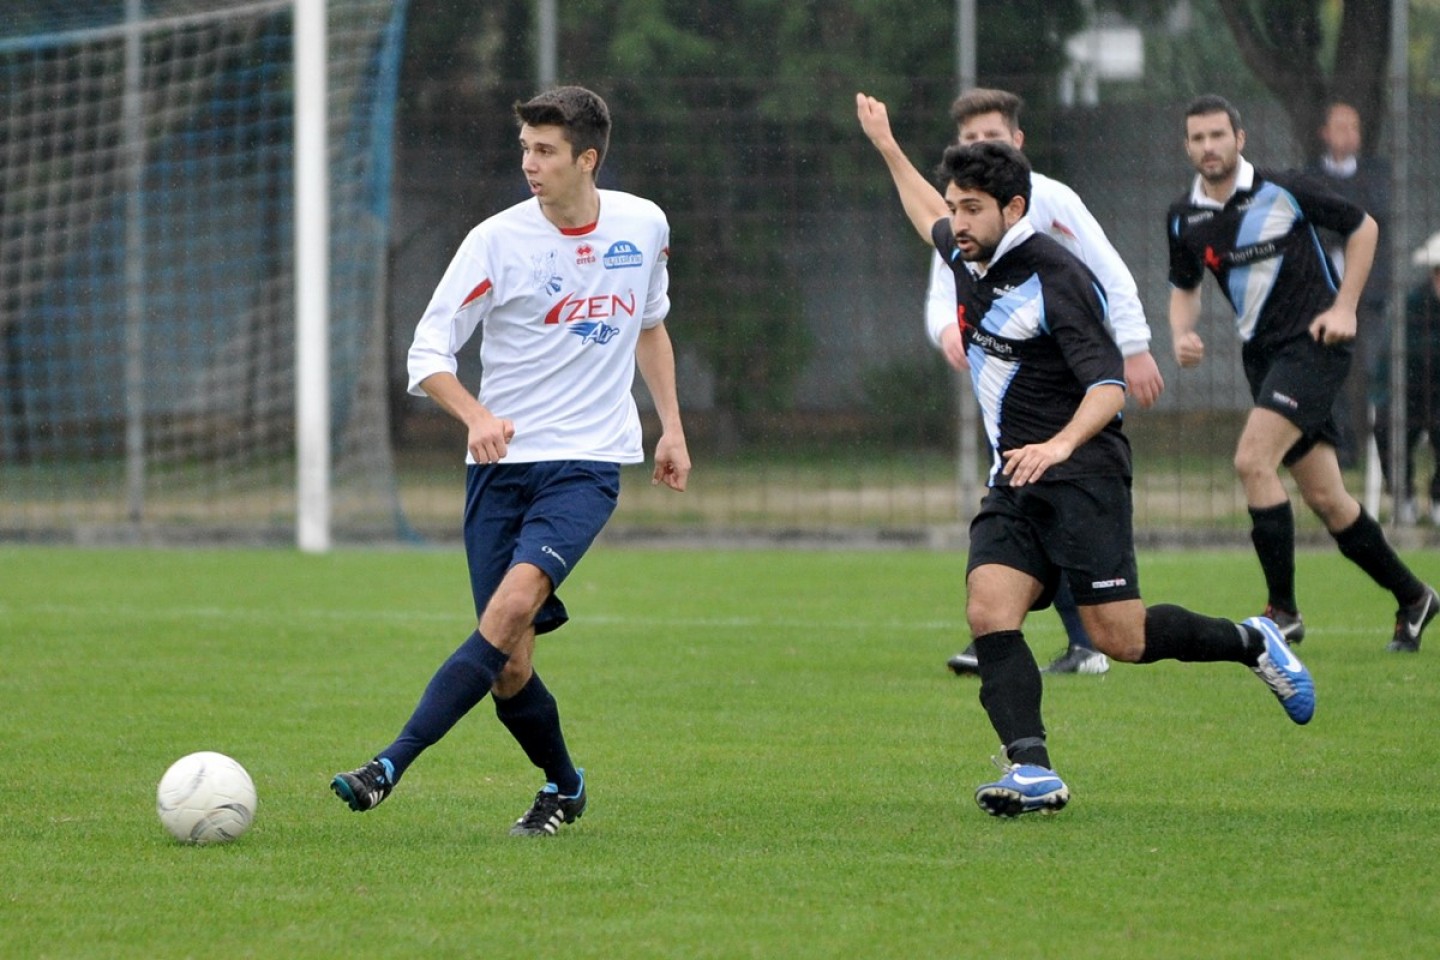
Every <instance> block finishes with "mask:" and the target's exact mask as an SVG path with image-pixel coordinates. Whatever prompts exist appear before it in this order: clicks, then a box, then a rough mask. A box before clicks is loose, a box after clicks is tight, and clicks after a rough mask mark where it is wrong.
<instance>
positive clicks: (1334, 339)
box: [1167, 94, 1440, 652]
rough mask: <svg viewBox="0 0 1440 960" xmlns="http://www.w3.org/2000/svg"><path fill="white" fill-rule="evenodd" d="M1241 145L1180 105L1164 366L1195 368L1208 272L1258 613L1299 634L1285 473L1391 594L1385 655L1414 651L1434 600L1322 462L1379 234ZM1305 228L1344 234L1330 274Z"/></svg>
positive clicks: (1211, 110) (1222, 120) (1199, 107)
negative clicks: (1227, 335)
mask: <svg viewBox="0 0 1440 960" xmlns="http://www.w3.org/2000/svg"><path fill="white" fill-rule="evenodd" d="M1244 149H1245V131H1244V130H1243V129H1242V128H1241V126H1240V115H1239V113H1238V112H1237V111H1236V110H1235V108H1234V107H1233V106H1231V105H1230V103H1229V102H1228V101H1226V100H1225V99H1224V98H1223V97H1218V96H1215V95H1213V94H1207V95H1205V96H1202V97H1198V98H1196V99H1195V100H1194V101H1192V102H1191V104H1190V106H1189V107H1188V108H1187V109H1186V111H1185V152H1186V154H1187V155H1188V156H1189V158H1190V162H1191V164H1192V165H1193V166H1194V167H1195V170H1196V171H1197V175H1196V177H1195V181H1194V184H1193V185H1192V187H1191V189H1190V190H1189V192H1187V193H1186V194H1185V195H1184V196H1183V197H1181V198H1180V199H1179V200H1177V201H1176V202H1175V203H1174V204H1173V205H1172V206H1171V207H1170V212H1169V215H1168V217H1167V226H1168V228H1169V234H1170V284H1171V293H1170V330H1171V333H1172V334H1173V336H1174V347H1175V359H1176V360H1177V361H1178V362H1179V364H1180V366H1182V367H1193V366H1195V365H1196V364H1198V363H1200V361H1201V360H1203V359H1204V358H1205V344H1204V343H1203V341H1201V339H1200V335H1199V334H1198V333H1196V332H1195V327H1196V324H1197V322H1198V321H1199V318H1200V281H1201V280H1202V279H1203V278H1204V275H1205V270H1207V269H1208V270H1209V271H1210V272H1211V273H1213V274H1214V275H1215V279H1216V280H1217V281H1218V282H1219V284H1220V289H1221V290H1222V291H1224V293H1225V297H1226V299H1227V300H1229V302H1230V305H1231V306H1232V307H1233V308H1234V309H1235V315H1236V327H1237V329H1238V330H1239V333H1240V339H1241V340H1242V341H1244V346H1243V348H1242V352H1241V358H1242V361H1243V363H1244V367H1245V378H1246V380H1247V381H1248V382H1249V384H1250V393H1251V397H1252V399H1253V400H1254V404H1255V405H1254V407H1253V408H1252V409H1251V411H1250V415H1249V418H1248V419H1247V420H1246V423H1245V427H1244V429H1243V430H1242V431H1241V434H1240V441H1239V444H1238V445H1237V447H1236V450H1235V471H1236V473H1237V474H1238V475H1239V477H1240V482H1241V484H1242V485H1243V486H1244V488H1245V500H1246V503H1247V504H1248V505H1249V508H1250V517H1251V522H1252V528H1251V532H1250V536H1251V540H1252V541H1253V542H1254V544H1255V552H1256V554H1257V555H1258V556H1259V558H1260V568H1261V570H1262V571H1263V572H1264V575H1265V586H1266V589H1267V591H1268V598H1267V603H1266V608H1265V615H1266V616H1268V617H1270V618H1271V619H1272V620H1274V621H1276V623H1278V624H1279V626H1280V629H1281V631H1282V632H1283V633H1284V634H1285V636H1286V638H1287V639H1288V640H1289V642H1291V643H1299V642H1300V640H1301V638H1303V637H1304V635H1305V624H1304V621H1303V620H1302V619H1301V617H1300V613H1299V605H1298V604H1297V602H1296V599H1295V518H1294V514H1293V512H1292V510H1291V508H1290V497H1289V494H1288V493H1287V492H1286V490H1285V485H1284V483H1283V482H1282V481H1281V479H1280V466H1281V464H1284V465H1285V467H1287V468H1288V469H1289V471H1290V475H1291V476H1292V477H1293V478H1294V479H1295V483H1296V485H1297V486H1298V487H1299V489H1300V495H1301V497H1303V498H1304V500H1305V503H1306V505H1307V506H1309V507H1310V509H1311V510H1313V511H1315V514H1316V515H1317V516H1319V518H1320V520H1321V521H1322V522H1323V523H1324V524H1325V529H1326V530H1328V531H1329V532H1330V535H1331V536H1333V537H1334V538H1335V542H1336V543H1337V544H1339V546H1340V552H1341V553H1342V554H1343V555H1344V556H1345V557H1346V558H1348V559H1349V560H1351V561H1352V562H1353V563H1355V564H1356V565H1357V566H1359V567H1360V569H1362V570H1364V571H1365V572H1366V573H1367V574H1369V575H1370V577H1371V579H1373V580H1374V581H1375V582H1376V583H1377V584H1379V585H1380V586H1382V587H1384V588H1385V589H1386V590H1389V591H1390V592H1391V593H1392V594H1394V595H1395V601H1396V603H1397V604H1398V605H1399V609H1398V610H1397V611H1396V613H1395V631H1394V634H1393V635H1392V637H1391V640H1390V645H1389V649H1390V650H1392V651H1404V652H1415V651H1418V650H1419V649H1420V637H1421V634H1422V633H1423V632H1424V630H1425V626H1426V625H1427V624H1428V623H1429V622H1430V621H1431V620H1432V619H1433V618H1434V617H1435V614H1436V612H1437V609H1440V594H1437V593H1436V592H1435V589H1434V588H1433V587H1430V586H1428V585H1427V584H1425V583H1423V582H1422V581H1420V580H1419V579H1418V578H1417V577H1416V576H1415V575H1414V574H1413V573H1412V572H1411V571H1410V568H1409V567H1407V566H1406V565H1405V563H1404V562H1403V561H1402V560H1401V559H1400V558H1399V557H1398V556H1396V554H1395V551H1394V549H1392V548H1391V546H1390V544H1389V543H1388V542H1387V541H1386V539H1385V534H1384V532H1383V531H1382V530H1381V529H1380V525H1379V524H1378V523H1376V522H1375V520H1374V518H1372V517H1371V516H1370V515H1369V514H1367V513H1366V512H1365V510H1364V508H1362V507H1361V506H1360V503H1359V501H1357V500H1356V499H1355V498H1354V497H1353V496H1351V495H1350V493H1349V492H1348V491H1347V490H1346V489H1345V480H1344V477H1343V475H1342V474H1341V472H1340V463H1339V460H1338V458H1337V457H1336V453H1335V444H1336V441H1337V440H1338V439H1339V426H1338V424H1337V423H1336V419H1335V416H1334V412H1333V407H1334V403H1335V398H1336V397H1337V396H1338V395H1339V393H1340V390H1341V388H1342V385H1343V384H1344V382H1345V377H1346V374H1347V373H1348V372H1349V369H1350V360H1351V352H1352V342H1353V341H1354V339H1355V324H1356V320H1355V309H1356V305H1357V304H1358V302H1359V299H1360V293H1361V290H1363V289H1364V286H1365V280H1366V277H1367V276H1368V275H1369V272H1370V263H1371V261H1372V260H1373V258H1374V255H1375V245H1376V239H1377V236H1378V233H1379V231H1378V228H1377V227H1376V225H1375V220H1374V219H1373V218H1372V217H1371V216H1370V215H1369V214H1367V213H1366V212H1365V211H1364V210H1362V209H1360V208H1359V207H1357V206H1355V205H1354V204H1352V203H1350V202H1349V201H1347V200H1345V199H1343V198H1341V197H1339V196H1338V195H1336V194H1334V193H1331V192H1329V191H1328V190H1326V189H1325V188H1324V187H1323V185H1321V184H1320V183H1319V182H1317V181H1315V180H1314V179H1313V178H1310V177H1306V176H1303V175H1296V174H1284V173H1276V172H1274V171H1270V170H1260V169H1257V168H1256V167H1254V166H1252V165H1251V164H1250V163H1249V162H1248V161H1247V160H1246V159H1245V158H1244V157H1243V156H1242V155H1241V151H1242V150H1244ZM1317 227H1323V228H1327V229H1330V230H1334V231H1335V232H1337V233H1339V234H1341V235H1342V236H1344V237H1345V238H1346V240H1345V275H1344V277H1343V278H1340V277H1337V276H1336V274H1335V269H1334V267H1333V266H1332V265H1331V262H1330V260H1329V258H1328V257H1326V255H1325V251H1324V249H1323V247H1322V246H1321V243H1320V239H1319V237H1318V235H1317V233H1316V228H1317Z"/></svg>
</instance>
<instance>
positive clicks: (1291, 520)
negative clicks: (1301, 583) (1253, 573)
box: [1250, 500, 1300, 613]
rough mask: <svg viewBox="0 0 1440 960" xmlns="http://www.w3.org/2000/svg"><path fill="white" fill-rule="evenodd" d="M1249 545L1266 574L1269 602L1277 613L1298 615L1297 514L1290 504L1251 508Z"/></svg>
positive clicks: (1286, 502) (1262, 571)
mask: <svg viewBox="0 0 1440 960" xmlns="http://www.w3.org/2000/svg"><path fill="white" fill-rule="evenodd" d="M1250 524H1251V527H1250V542H1251V543H1253V544H1254V545H1255V556H1256V557H1258V558H1259V560H1260V572H1261V573H1263V574H1264V575H1265V589H1266V591H1267V593H1268V597H1267V602H1268V603H1269V604H1270V605H1271V606H1273V607H1275V608H1276V609H1278V610H1284V611H1285V612H1286V613H1295V612H1297V611H1298V610H1299V609H1300V608H1299V606H1297V604H1296V602H1295V513H1294V511H1293V510H1291V508H1290V501H1289V500H1286V501H1285V502H1284V503H1281V504H1278V505H1276V506H1273V507H1262V508H1259V509H1257V508H1255V507H1251V508H1250Z"/></svg>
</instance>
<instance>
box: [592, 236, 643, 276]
mask: <svg viewBox="0 0 1440 960" xmlns="http://www.w3.org/2000/svg"><path fill="white" fill-rule="evenodd" d="M601 262H602V263H604V264H605V269H606V270H619V269H621V268H622V267H640V266H644V264H645V255H644V254H643V253H641V252H640V248H639V247H637V246H635V244H633V243H631V242H630V241H629V240H616V241H615V242H614V243H612V244H610V249H609V250H606V251H605V256H604V257H602V258H601Z"/></svg>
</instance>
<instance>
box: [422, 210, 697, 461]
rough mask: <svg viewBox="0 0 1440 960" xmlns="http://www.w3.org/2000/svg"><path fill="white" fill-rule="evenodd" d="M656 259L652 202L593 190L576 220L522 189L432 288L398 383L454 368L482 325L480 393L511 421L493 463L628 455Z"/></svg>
mask: <svg viewBox="0 0 1440 960" xmlns="http://www.w3.org/2000/svg"><path fill="white" fill-rule="evenodd" d="M669 256H670V227H669V224H668V223H667V222H666V220H665V215H664V213H662V212H661V210H660V208H659V207H657V206H656V205H655V204H653V203H651V202H650V201H648V200H643V199H641V198H640V197H636V196H633V195H631V194H628V193H621V192H618V191H612V190H601V191H600V216H599V219H598V220H597V221H596V222H595V223H594V224H592V225H590V226H589V227H583V228H580V229H576V230H561V229H560V228H558V227H556V226H555V225H554V224H552V223H551V222H550V221H549V220H547V219H545V215H544V214H543V213H542V212H541V211H540V205H539V203H538V201H536V200H534V199H530V200H526V201H524V202H523V203H520V204H517V205H516V206H513V207H510V208H509V209H508V210H502V211H501V212H500V213H497V214H495V215H494V216H493V217H490V218H489V219H487V220H486V221H485V222H483V223H481V224H480V225H479V226H478V227H476V228H475V229H473V230H471V231H470V234H469V235H468V236H467V237H466V238H465V240H464V242H462V243H461V244H460V249H459V250H457V251H456V252H455V257H454V259H453V260H452V261H451V262H450V266H449V268H448V269H447V270H446V271H445V276H444V277H442V278H441V280H440V283H439V285H437V286H436V288H435V292H434V294H433V295H432V296H431V299H430V304H429V306H427V307H426V308H425V313H424V315H423V316H422V317H421V319H420V323H419V325H418V326H417V327H416V330H415V340H414V342H413V343H412V344H411V346H410V353H409V357H408V368H409V374H410V392H411V393H413V394H416V395H423V394H424V391H423V390H422V389H421V388H420V382H421V381H422V380H424V379H425V378H427V377H429V376H431V375H432V374H435V373H440V372H448V373H455V372H456V370H457V369H458V364H457V361H456V355H457V354H458V353H459V352H460V350H461V349H463V348H464V346H465V343H466V342H467V341H468V340H469V339H470V337H471V335H472V334H473V333H474V332H475V331H476V329H477V328H481V329H483V337H482V340H481V344H480V362H481V368H482V369H481V375H480V390H479V398H480V402H481V403H482V404H484V405H485V407H486V408H487V409H489V410H490V412H491V413H493V414H494V415H495V416H497V417H502V418H506V419H509V420H513V421H514V422H515V437H514V439H513V440H511V441H510V443H509V445H508V450H507V452H506V454H505V459H504V462H505V463H534V462H537V461H547V460H600V461H605V462H611V463H638V462H640V461H641V460H643V459H644V453H643V450H642V448H641V443H640V441H641V435H640V416H639V413H638V411H637V410H636V407H635V399H634V397H633V395H632V393H631V387H632V386H633V384H634V380H635V346H636V343H637V341H638V340H639V337H640V330H641V329H642V328H644V329H649V328H650V327H654V326H656V325H657V324H659V323H661V322H663V321H664V319H665V316H666V314H667V313H668V312H669V310H670V298H669V293H668V291H669V282H670V281H669V272H668V270H667V268H666V263H667V262H668V260H669ZM467 459H470V458H467ZM470 462H473V459H470Z"/></svg>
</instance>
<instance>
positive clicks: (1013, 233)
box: [969, 214, 1035, 277]
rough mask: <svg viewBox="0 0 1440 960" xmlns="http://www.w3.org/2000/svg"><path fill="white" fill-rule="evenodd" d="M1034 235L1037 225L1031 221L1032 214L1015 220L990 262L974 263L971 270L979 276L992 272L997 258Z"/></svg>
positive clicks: (1001, 239) (997, 246)
mask: <svg viewBox="0 0 1440 960" xmlns="http://www.w3.org/2000/svg"><path fill="white" fill-rule="evenodd" d="M1034 235H1035V226H1034V224H1032V223H1031V222H1030V215H1029V214H1026V215H1025V216H1023V217H1021V218H1020V219H1019V220H1017V221H1015V225H1014V226H1013V227H1011V228H1010V229H1009V230H1006V231H1005V236H1003V237H1001V238H1000V243H999V244H998V245H996V247H995V253H994V255H993V256H992V257H991V258H990V262H989V263H988V264H987V265H985V266H984V267H982V266H980V264H978V263H972V264H970V265H969V266H970V270H971V271H972V272H973V273H974V274H975V276H977V277H983V276H985V274H987V273H989V272H990V268H991V267H993V266H995V262H996V261H997V260H999V259H1000V258H1001V257H1003V256H1005V254H1006V253H1008V252H1009V251H1010V250H1011V249H1012V248H1014V247H1015V246H1017V245H1019V244H1021V243H1024V242H1025V241H1026V240H1029V239H1030V238H1031V237H1032V236H1034Z"/></svg>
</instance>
